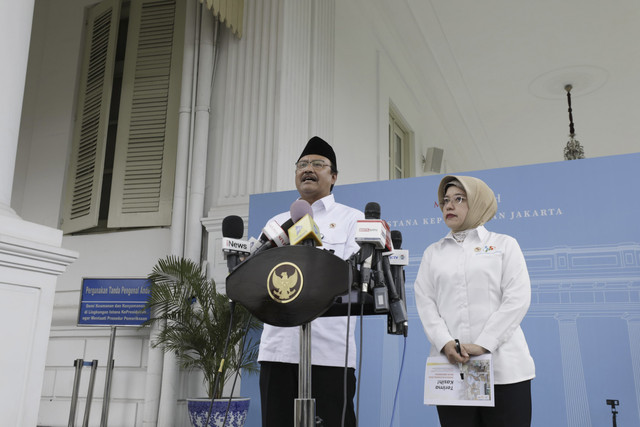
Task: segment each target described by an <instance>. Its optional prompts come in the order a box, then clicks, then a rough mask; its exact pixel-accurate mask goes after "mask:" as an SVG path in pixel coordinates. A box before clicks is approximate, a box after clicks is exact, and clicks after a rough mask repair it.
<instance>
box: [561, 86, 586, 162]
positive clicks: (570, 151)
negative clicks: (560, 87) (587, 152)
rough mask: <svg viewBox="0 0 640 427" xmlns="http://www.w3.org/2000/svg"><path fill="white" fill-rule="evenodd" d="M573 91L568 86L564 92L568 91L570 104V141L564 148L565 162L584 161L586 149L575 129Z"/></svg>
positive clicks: (571, 87)
mask: <svg viewBox="0 0 640 427" xmlns="http://www.w3.org/2000/svg"><path fill="white" fill-rule="evenodd" d="M571 89H573V86H571V85H566V86H565V87H564V90H566V91H567V103H568V104H569V141H568V142H567V145H566V146H565V147H564V159H565V160H576V159H584V148H582V145H580V141H578V140H577V139H576V138H575V137H576V132H575V130H574V128H573V114H572V110H571Z"/></svg>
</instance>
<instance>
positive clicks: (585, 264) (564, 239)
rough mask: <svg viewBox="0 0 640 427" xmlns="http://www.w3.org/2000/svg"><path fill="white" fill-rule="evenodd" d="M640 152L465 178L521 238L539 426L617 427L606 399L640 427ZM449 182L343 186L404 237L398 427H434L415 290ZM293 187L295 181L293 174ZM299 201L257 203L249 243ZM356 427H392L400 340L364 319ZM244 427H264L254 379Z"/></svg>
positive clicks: (439, 230) (262, 199) (494, 225)
mask: <svg viewBox="0 0 640 427" xmlns="http://www.w3.org/2000/svg"><path fill="white" fill-rule="evenodd" d="M639 165H640V154H631V155H624V156H611V157H601V158H596V159H585V160H578V161H570V162H566V161H565V162H558V163H548V164H539V165H530V166H521V167H513V168H503V169H493V170H484V171H475V172H469V173H460V175H471V176H475V177H478V178H480V179H482V180H484V181H485V182H486V183H487V184H488V185H489V186H490V187H491V188H492V189H493V190H494V192H495V194H496V197H497V198H498V213H497V214H496V217H495V218H494V219H492V220H491V221H489V222H488V223H487V224H486V227H487V228H488V229H489V230H492V231H496V232H500V233H505V234H509V235H512V236H514V237H515V238H516V239H517V240H518V242H519V243H520V246H521V247H522V250H523V252H524V255H525V258H526V260H527V265H528V268H529V273H530V276H531V284H532V303H531V307H530V309H529V312H528V314H527V316H526V317H525V319H524V321H523V323H522V328H523V330H524V332H525V335H526V337H527V341H528V343H529V347H530V350H531V353H532V355H533V358H534V360H535V362H536V378H535V379H534V380H533V382H532V389H533V425H534V426H539V427H546V426H568V427H588V426H607V425H609V426H610V425H612V420H611V419H612V414H611V407H610V406H608V405H607V404H606V399H618V400H619V401H620V406H619V407H618V410H619V414H618V425H620V426H637V425H640V392H639V385H640V226H639V225H638V216H639V214H640V200H639V197H638V189H637V187H636V186H637V182H638V172H637V171H638V167H639ZM441 179H442V175H435V176H427V177H420V178H410V179H403V180H391V181H379V182H372V183H364V184H354V185H343V186H341V185H339V181H338V185H336V187H335V188H334V194H335V197H336V200H337V201H338V202H341V203H344V204H347V205H349V206H353V207H355V208H358V209H360V210H364V206H365V205H366V204H367V203H368V202H371V201H375V202H378V203H379V204H380V206H381V208H382V218H383V219H385V220H386V221H387V222H388V223H389V225H390V227H391V229H392V230H399V231H401V232H402V235H403V245H402V246H403V249H408V250H409V251H410V264H409V266H408V267H407V268H406V269H405V271H406V293H407V309H408V313H409V336H408V338H407V340H406V354H405V362H404V370H403V372H402V373H401V377H400V388H399V397H398V405H397V407H396V410H395V415H394V422H393V426H395V427H400V426H401V427H411V426H438V425H439V424H438V421H437V414H436V410H435V407H430V406H425V405H423V403H422V402H423V400H422V399H423V383H424V368H425V361H426V357H427V354H428V350H429V343H428V341H427V338H426V336H425V334H424V331H423V329H422V325H421V323H420V319H419V317H418V314H417V311H416V307H415V298H414V292H413V282H414V280H415V276H416V274H417V271H418V267H419V264H420V259H421V257H422V253H423V251H424V249H425V248H426V247H427V246H428V245H429V244H431V243H432V242H434V241H436V240H438V239H440V238H441V237H443V236H444V235H445V234H446V233H447V231H448V229H447V228H446V226H445V225H444V223H443V222H442V217H441V212H440V209H439V208H438V206H437V197H436V191H437V187H438V184H439V182H440V180H441ZM292 180H293V174H292ZM296 197H297V193H296V192H295V191H288V192H279V193H270V194H260V195H254V196H251V200H250V209H249V218H250V220H249V232H250V233H249V234H250V235H252V236H258V235H259V234H260V232H261V227H262V226H263V225H264V224H265V223H266V221H267V220H268V219H269V218H270V217H271V216H273V215H275V214H277V213H280V212H283V211H286V210H288V208H289V206H290V205H291V203H292V202H293V201H294V200H295V199H296ZM363 342H364V344H363V346H362V348H360V349H358V350H359V351H362V354H363V364H362V368H361V372H360V377H361V380H360V383H359V389H360V391H359V402H360V403H359V417H360V423H359V425H360V426H363V427H372V426H389V425H390V422H391V416H392V408H393V400H394V395H395V392H396V385H397V382H398V376H399V375H400V365H401V361H402V354H403V345H404V338H402V337H398V336H394V335H387V334H386V316H367V317H365V318H364V332H363ZM242 394H243V395H249V396H251V397H252V404H251V405H252V406H251V410H250V414H249V417H248V419H247V426H248V427H259V426H260V404H259V402H260V400H259V399H260V397H259V392H258V378H257V376H253V377H245V378H244V379H243V381H242Z"/></svg>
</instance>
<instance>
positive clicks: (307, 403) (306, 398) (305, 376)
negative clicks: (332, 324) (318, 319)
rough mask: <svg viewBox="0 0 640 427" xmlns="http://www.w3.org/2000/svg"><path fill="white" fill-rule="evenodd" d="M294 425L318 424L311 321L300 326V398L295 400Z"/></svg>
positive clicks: (298, 426) (308, 425) (304, 426)
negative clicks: (312, 387)
mask: <svg viewBox="0 0 640 427" xmlns="http://www.w3.org/2000/svg"><path fill="white" fill-rule="evenodd" d="M294 418H295V419H294V421H295V422H294V425H295V426H296V427H314V426H315V425H316V401H315V399H313V398H312V397H311V323H305V324H304V325H301V326H300V364H299V365H298V399H296V401H295V411H294Z"/></svg>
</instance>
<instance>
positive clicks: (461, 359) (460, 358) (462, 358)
mask: <svg viewBox="0 0 640 427" xmlns="http://www.w3.org/2000/svg"><path fill="white" fill-rule="evenodd" d="M442 352H443V353H444V355H445V356H446V357H447V360H449V362H450V363H454V364H455V363H467V362H468V361H469V358H470V357H471V356H479V355H481V354H484V353H486V352H487V349H486V348H484V347H482V346H479V345H477V344H471V343H467V344H462V343H461V344H460V354H458V352H457V350H456V342H455V341H454V340H451V341H449V342H448V343H446V344H445V345H444V347H443V348H442Z"/></svg>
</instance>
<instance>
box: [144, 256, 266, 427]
mask: <svg viewBox="0 0 640 427" xmlns="http://www.w3.org/2000/svg"><path fill="white" fill-rule="evenodd" d="M148 279H149V282H150V297H149V300H148V302H147V308H149V309H150V311H151V317H150V319H149V320H148V321H147V322H146V323H145V325H156V326H157V327H158V333H157V335H156V336H155V338H152V339H153V341H152V345H153V346H154V347H160V348H162V349H163V350H164V351H165V352H173V353H175V355H176V357H177V360H178V363H179V365H180V367H181V368H183V369H185V370H187V371H193V370H198V371H200V372H201V373H202V375H203V384H204V387H205V389H206V391H207V397H208V399H195V400H192V401H189V399H188V406H189V411H190V418H191V422H192V424H193V425H194V426H204V425H205V420H206V419H207V418H208V419H209V420H210V423H209V425H210V426H222V425H223V424H222V422H223V419H225V417H226V420H227V422H228V424H227V423H226V422H225V424H224V425H225V426H229V425H233V426H241V425H243V424H244V418H246V413H247V409H248V399H245V401H246V408H245V409H244V413H243V414H242V413H241V414H239V415H233V414H226V412H227V407H228V406H229V407H231V406H233V407H236V406H241V405H240V404H239V403H237V402H234V403H233V404H231V403H228V402H232V401H230V400H229V399H221V398H222V389H223V386H224V384H225V383H226V382H227V381H228V380H230V379H231V378H233V377H234V376H235V375H236V373H238V372H239V370H240V369H242V371H243V373H255V372H257V371H258V364H257V355H258V342H257V341H256V340H252V339H251V338H248V334H249V332H251V331H255V330H257V329H259V328H260V327H261V326H260V322H259V321H258V320H257V319H255V318H253V317H252V316H251V315H250V314H249V312H248V311H247V310H246V309H245V308H244V307H242V306H240V305H237V306H235V309H234V310H233V322H232V324H231V325H230V314H231V307H232V305H234V304H232V303H230V301H229V299H228V298H227V297H226V295H224V294H222V293H219V292H218V291H217V289H216V285H215V282H214V281H213V280H212V279H207V278H206V276H205V274H204V272H203V271H202V268H201V267H200V265H199V264H197V263H195V262H193V261H192V260H189V259H186V258H181V257H177V256H168V257H166V258H164V259H160V260H159V261H158V263H157V264H156V265H155V266H154V268H153V271H152V273H151V274H149V276H148ZM225 351H226V357H225ZM223 359H224V364H223ZM214 398H217V399H220V400H221V402H220V404H219V405H218V406H221V407H222V414H221V415H215V411H212V412H211V415H208V414H209V408H210V406H211V405H213V404H212V403H211V402H213V399H214ZM194 401H195V402H196V403H193V402H194ZM198 401H200V404H199V405H198V403H197V402H198ZM198 406H199V407H200V409H197V410H196V413H195V414H194V413H191V410H192V409H194V408H196V407H198ZM216 420H217V423H216ZM239 421H242V422H241V423H239Z"/></svg>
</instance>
